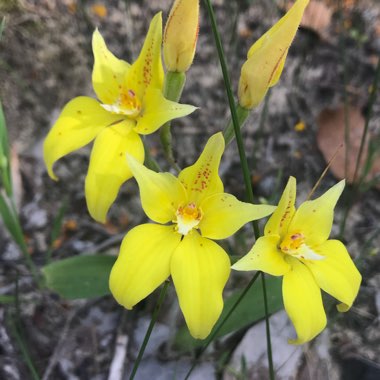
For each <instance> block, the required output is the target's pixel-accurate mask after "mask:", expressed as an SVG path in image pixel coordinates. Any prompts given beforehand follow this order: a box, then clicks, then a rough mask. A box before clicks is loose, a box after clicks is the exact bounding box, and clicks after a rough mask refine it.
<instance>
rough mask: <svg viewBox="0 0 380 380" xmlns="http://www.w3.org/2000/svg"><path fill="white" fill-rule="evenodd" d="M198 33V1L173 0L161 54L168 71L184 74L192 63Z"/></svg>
mask: <svg viewBox="0 0 380 380" xmlns="http://www.w3.org/2000/svg"><path fill="white" fill-rule="evenodd" d="M198 31H199V0H175V2H174V4H173V6H172V8H171V10H170V14H169V17H168V21H167V23H166V26H165V32H164V42H163V52H164V61H165V66H166V68H167V69H168V71H173V72H185V71H187V70H188V69H189V67H190V66H191V64H192V63H193V59H194V55H195V48H196V45H197V39H198Z"/></svg>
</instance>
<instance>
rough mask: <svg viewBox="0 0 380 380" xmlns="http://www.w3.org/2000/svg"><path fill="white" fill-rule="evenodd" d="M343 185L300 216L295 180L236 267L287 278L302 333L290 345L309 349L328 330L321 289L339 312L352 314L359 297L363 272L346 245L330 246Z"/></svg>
mask: <svg viewBox="0 0 380 380" xmlns="http://www.w3.org/2000/svg"><path fill="white" fill-rule="evenodd" d="M344 184H345V182H344V180H343V181H340V182H339V183H337V184H336V185H335V186H333V187H332V188H330V189H329V190H328V191H326V192H325V193H324V194H323V195H322V196H320V197H319V198H317V199H314V200H311V201H306V202H304V203H302V204H301V205H300V207H299V208H298V209H297V210H296V209H295V199H296V180H295V178H293V177H290V179H289V181H288V184H287V186H286V188H285V190H284V192H283V194H282V197H281V199H280V202H279V204H278V207H277V209H276V211H275V212H274V213H273V214H272V216H271V217H270V219H269V220H268V222H267V224H266V226H265V230H264V236H262V237H260V238H259V239H258V240H257V241H256V243H255V244H254V246H253V247H252V249H251V250H250V252H249V253H248V254H247V255H246V256H244V257H243V258H242V259H240V260H239V261H237V262H236V263H235V264H234V265H233V266H232V268H233V269H236V270H241V271H249V270H261V271H263V272H265V273H268V274H271V275H273V276H283V283H282V293H283V299H284V305H285V310H286V312H287V314H288V315H289V317H290V319H291V321H292V322H293V325H294V327H295V330H296V332H297V339H294V340H290V343H294V344H302V343H305V342H307V341H309V340H311V339H313V338H314V337H315V336H316V335H318V334H319V333H320V332H321V331H322V330H323V329H324V328H325V326H326V314H325V310H324V307H323V303H322V297H321V289H322V290H324V291H325V292H327V293H329V294H330V295H332V296H333V297H334V298H336V299H337V300H339V301H340V302H341V303H340V304H339V305H338V306H337V308H338V311H340V312H345V311H347V310H348V309H349V308H350V307H351V306H352V303H353V302H354V300H355V298H356V296H357V294H358V291H359V287H360V283H361V275H360V273H359V271H358V270H357V268H356V267H355V264H354V263H353V261H352V259H351V257H350V255H349V253H348V252H347V249H346V247H345V246H344V244H343V243H342V242H340V241H339V240H329V235H330V232H331V228H332V224H333V218H334V208H335V205H336V203H337V201H338V199H339V197H340V195H341V193H342V191H343V189H344Z"/></svg>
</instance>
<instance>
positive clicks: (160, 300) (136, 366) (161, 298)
mask: <svg viewBox="0 0 380 380" xmlns="http://www.w3.org/2000/svg"><path fill="white" fill-rule="evenodd" d="M168 286H169V281H165V283H164V286H163V287H162V289H161V292H160V296H159V297H158V301H157V303H156V306H155V308H154V311H153V315H152V319H151V320H150V323H149V326H148V330H147V331H146V333H145V337H144V340H143V342H142V345H141V347H140V351H139V353H138V355H137V359H136V361H135V364H134V366H133V369H132V373H131V376H130V377H129V380H133V379H134V378H135V375H136V372H137V370H138V369H139V365H140V362H141V359H142V357H143V355H144V352H145V348H146V346H147V344H148V342H149V338H150V335H151V333H152V331H153V327H154V325H155V323H156V320H157V317H158V313H159V311H160V309H161V306H162V303H163V301H164V298H165V295H166V291H167V290H168Z"/></svg>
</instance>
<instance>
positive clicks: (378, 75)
mask: <svg viewBox="0 0 380 380" xmlns="http://www.w3.org/2000/svg"><path fill="white" fill-rule="evenodd" d="M379 83H380V60H379V61H378V63H377V67H376V72H375V77H374V79H373V83H372V91H371V95H370V97H369V101H368V108H367V114H366V118H365V124H364V131H363V134H362V137H361V141H360V147H359V153H358V157H357V158H356V165H355V172H354V177H353V182H352V183H353V187H352V189H351V193H350V195H349V199H348V201H347V206H346V209H345V211H344V215H343V218H342V223H341V225H340V231H339V236H340V238H343V235H344V230H345V228H346V223H347V219H348V215H349V213H350V210H351V207H352V205H353V203H354V201H355V199H356V197H357V195H358V193H359V190H360V186H361V184H362V182H363V181H364V177H363V176H361V177H360V178H359V180H358V181H356V180H357V177H358V174H359V168H360V161H361V159H362V156H363V152H364V145H365V143H366V140H367V135H368V131H369V122H370V121H371V117H372V112H373V106H374V104H375V101H376V95H377V90H378V87H379Z"/></svg>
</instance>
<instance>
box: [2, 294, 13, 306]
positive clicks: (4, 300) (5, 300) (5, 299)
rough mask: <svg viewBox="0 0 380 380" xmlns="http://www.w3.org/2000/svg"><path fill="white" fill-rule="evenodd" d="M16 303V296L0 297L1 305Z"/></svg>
mask: <svg viewBox="0 0 380 380" xmlns="http://www.w3.org/2000/svg"><path fill="white" fill-rule="evenodd" d="M14 302H15V297H14V296H7V295H4V296H3V295H0V304H3V305H6V304H10V303H14Z"/></svg>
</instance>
